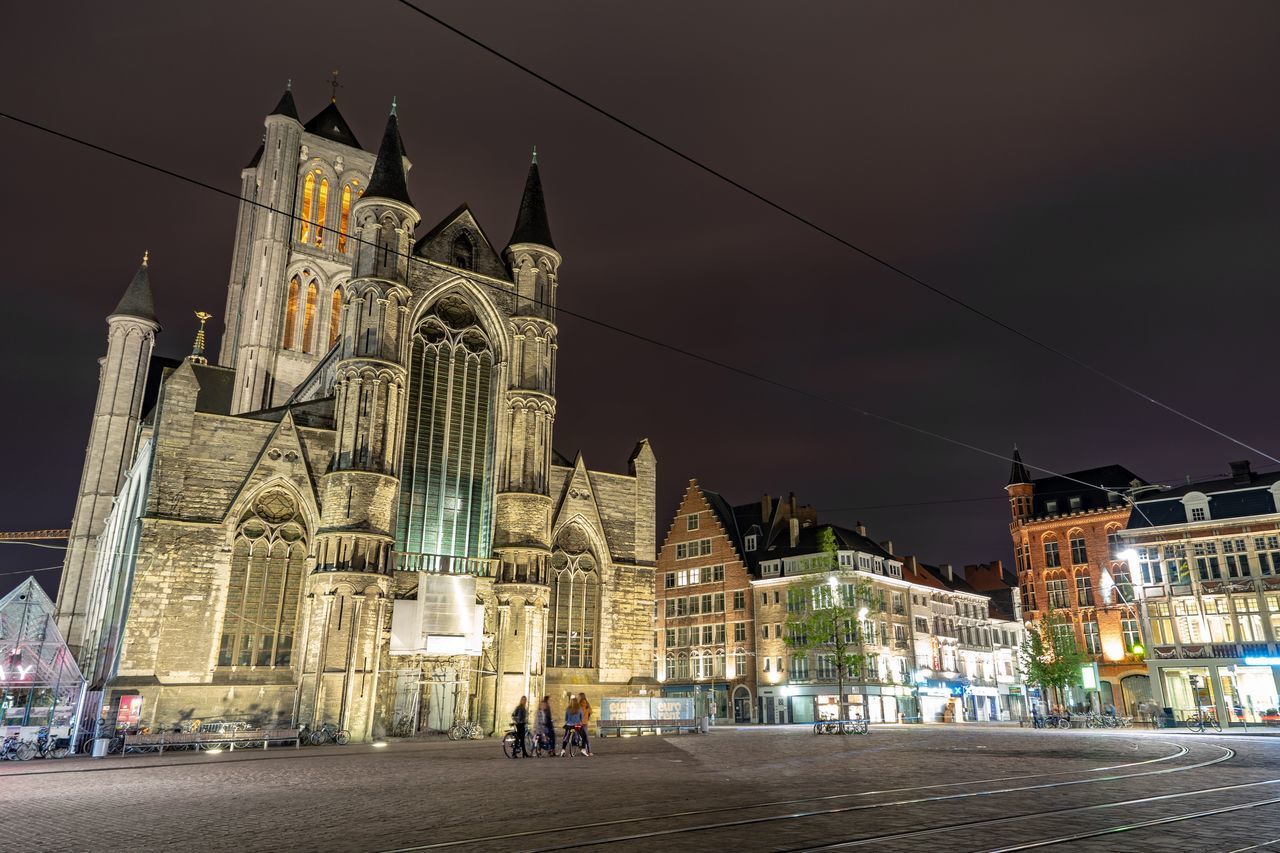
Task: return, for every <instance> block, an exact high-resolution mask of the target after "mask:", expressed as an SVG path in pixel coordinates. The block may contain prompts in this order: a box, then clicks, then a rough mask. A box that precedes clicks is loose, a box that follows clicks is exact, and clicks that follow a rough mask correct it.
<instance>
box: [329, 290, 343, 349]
mask: <svg viewBox="0 0 1280 853" xmlns="http://www.w3.org/2000/svg"><path fill="white" fill-rule="evenodd" d="M341 323H342V288H341V287H335V288H334V289H333V301H332V303H331V304H330V306H329V346H328V348H327V349H326V352H327V351H328V350H329V349H333V345H334V344H335V343H336V342H337V340H338V332H340V331H341V329H340V328H339V326H340V324H341Z"/></svg>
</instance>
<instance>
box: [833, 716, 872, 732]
mask: <svg viewBox="0 0 1280 853" xmlns="http://www.w3.org/2000/svg"><path fill="white" fill-rule="evenodd" d="M870 730H871V726H870V725H869V724H868V723H867V721H866V720H864V719H862V718H861V717H858V718H857V719H853V720H841V721H840V734H842V735H865V734H866V733H867V732H869V731H870Z"/></svg>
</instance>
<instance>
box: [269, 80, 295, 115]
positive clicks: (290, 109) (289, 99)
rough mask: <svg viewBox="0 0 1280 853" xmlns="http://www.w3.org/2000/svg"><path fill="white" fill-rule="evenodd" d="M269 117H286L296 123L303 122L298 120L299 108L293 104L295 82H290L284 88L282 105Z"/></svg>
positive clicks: (281, 98) (281, 97) (277, 106)
mask: <svg viewBox="0 0 1280 853" xmlns="http://www.w3.org/2000/svg"><path fill="white" fill-rule="evenodd" d="M269 115H273V116H286V117H287V118H291V119H293V120H294V121H301V119H299V118H298V107H297V106H296V105H295V104H294V103H293V81H292V80H290V81H289V82H288V84H286V85H285V87H284V94H283V95H281V96H280V103H278V104H276V108H275V109H274V110H272V111H271V112H270V113H269Z"/></svg>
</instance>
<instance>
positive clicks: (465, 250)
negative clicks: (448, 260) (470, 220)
mask: <svg viewBox="0 0 1280 853" xmlns="http://www.w3.org/2000/svg"><path fill="white" fill-rule="evenodd" d="M450 255H451V257H452V258H453V265H454V266H455V267H457V268H459V269H464V270H469V269H472V268H473V265H474V264H475V249H474V248H473V247H472V245H471V238H470V237H468V236H467V235H466V234H459V235H458V236H457V237H454V238H453V251H452V252H451V253H450Z"/></svg>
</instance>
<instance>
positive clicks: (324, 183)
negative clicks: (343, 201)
mask: <svg viewBox="0 0 1280 853" xmlns="http://www.w3.org/2000/svg"><path fill="white" fill-rule="evenodd" d="M328 216H329V181H328V180H326V179H323V178H322V179H321V180H320V193H319V195H318V196H317V198H316V245H317V246H323V245H324V224H325V222H327V221H328Z"/></svg>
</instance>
